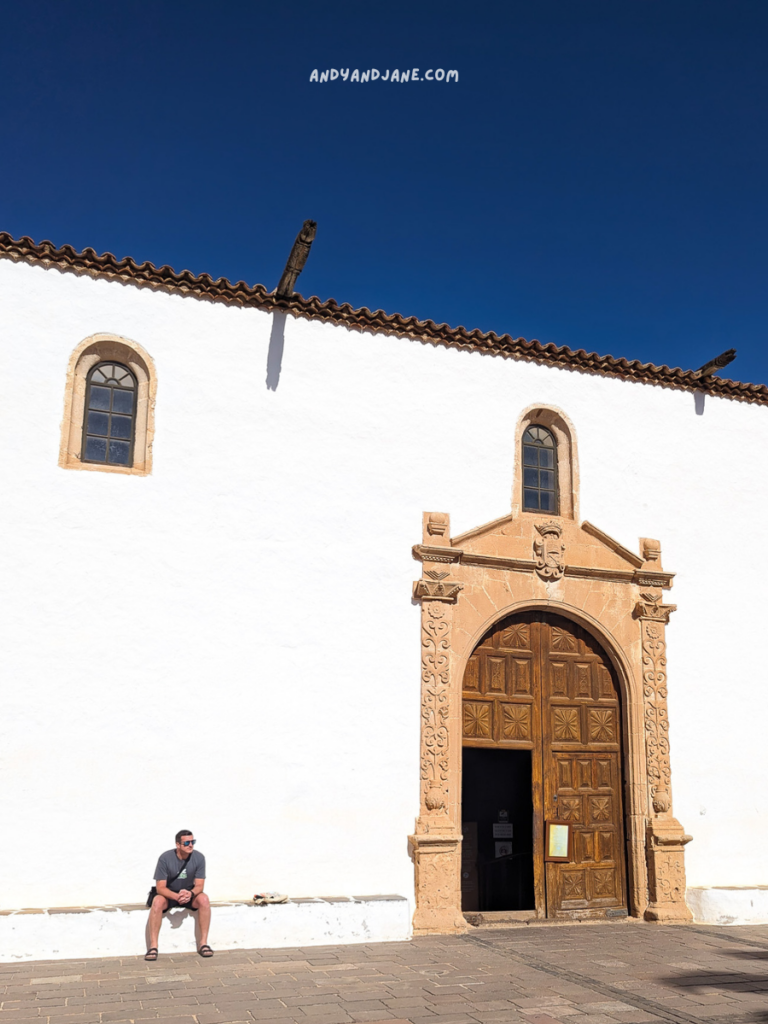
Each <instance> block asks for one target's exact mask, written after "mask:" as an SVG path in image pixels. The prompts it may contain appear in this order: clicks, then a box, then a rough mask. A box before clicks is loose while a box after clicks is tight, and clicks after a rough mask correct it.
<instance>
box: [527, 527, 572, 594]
mask: <svg viewBox="0 0 768 1024" xmlns="http://www.w3.org/2000/svg"><path fill="white" fill-rule="evenodd" d="M536 529H537V530H538V531H539V533H540V534H541V540H535V541H534V542H533V551H534V554H535V555H536V572H537V573H538V574H539V576H541V578H542V579H543V580H547V581H551V580H559V579H560V578H561V577H562V575H563V573H564V572H565V562H564V561H563V555H564V554H565V544H563V542H562V541H561V540H560V538H561V536H562V533H563V528H562V526H561V525H560V524H559V523H556V522H555V521H554V520H550V521H549V522H547V523H537V524H536Z"/></svg>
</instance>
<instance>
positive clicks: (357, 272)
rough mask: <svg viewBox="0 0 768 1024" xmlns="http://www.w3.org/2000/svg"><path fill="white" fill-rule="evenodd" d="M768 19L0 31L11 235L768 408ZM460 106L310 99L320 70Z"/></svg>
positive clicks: (323, 6)
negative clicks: (400, 318) (294, 291)
mask: <svg viewBox="0 0 768 1024" xmlns="http://www.w3.org/2000/svg"><path fill="white" fill-rule="evenodd" d="M767 52H768V3H766V2H765V0H719V2H711V0H618V2H617V0H534V2H529V0H525V2H523V0H506V2H503V3H502V2H500V3H495V2H494V3H484V2H475V3H464V4H457V3H445V2H443V3H432V2H421V3H420V2H417V0H412V2H409V3H400V2H392V0H389V2H386V3H379V2H376V0H373V2H370V0H367V2H365V3H360V2H359V0H358V2H354V3H341V2H333V0H328V2H324V3H305V2H302V0H295V2H293V3H292V4H285V5H280V6H279V7H278V5H275V4H261V3H257V2H249V3H243V2H230V3H229V4H226V5H215V4H212V3H210V0H207V2H204V3H203V2H199V0H184V2H183V3H182V2H176V0H154V2H152V3H148V2H143V0H138V2H136V0H135V2H132V3H130V4H129V3H123V4H110V5H107V4H104V3H90V2H87V0H79V2H78V3H61V2H60V0H55V2H51V0H45V2H37V0H27V2H25V3H23V4H5V5H2V7H0V56H1V57H2V75H0V130H1V134H0V138H1V139H2V143H3V145H2V152H3V159H2V162H0V229H3V230H7V231H10V232H11V233H12V234H14V235H16V236H19V235H22V234H26V235H30V236H32V237H33V238H34V239H35V240H38V241H39V240H41V239H43V238H48V239H51V240H52V241H53V242H55V243H56V244H59V245H60V244H63V243H70V244H72V245H74V246H76V247H77V248H82V247H84V246H87V245H90V246H93V247H94V248H95V249H97V250H99V251H105V250H107V251H110V252H113V253H115V255H117V256H125V255H130V256H133V257H134V258H136V259H138V260H142V259H149V260H151V261H152V262H154V263H156V264H162V263H169V264H170V265H171V266H173V267H174V268H175V269H177V270H181V269H184V268H187V269H190V270H192V271H194V272H195V273H200V272H203V271H206V272H208V273H211V274H213V275H214V276H216V277H218V276H226V277H229V278H231V279H232V280H239V279H243V280H245V281H247V282H249V283H255V282H259V283H263V284H265V285H267V286H268V287H269V288H273V287H274V286H275V285H276V284H277V281H278V278H279V276H280V272H281V270H282V268H283V265H284V263H285V260H286V258H287V255H288V252H289V250H290V247H291V244H292V242H293V239H294V237H295V235H296V232H297V231H298V229H299V227H300V226H301V223H302V221H303V220H304V219H305V218H313V219H315V220H317V221H318V234H317V240H316V242H315V245H314V247H313V250H312V253H311V256H310V260H309V263H308V265H307V268H306V270H305V271H304V273H303V275H302V277H301V278H300V280H299V285H298V289H299V291H301V292H302V294H304V295H311V294H317V295H319V296H320V297H321V298H328V297H333V298H336V299H338V300H339V301H347V302H351V303H352V304H353V305H356V306H360V305H366V306H369V307H371V308H373V309H375V308H379V307H381V308H383V309H385V310H386V311H387V312H400V313H403V314H405V315H411V314H415V315H417V316H419V317H422V318H429V317H431V318H432V319H434V320H436V321H438V322H441V321H445V322H447V323H449V324H451V325H457V324H463V325H465V326H466V327H468V328H473V327H480V328H482V329H483V330H495V331H498V332H499V333H504V332H508V333H510V334H512V335H514V336H523V337H526V338H538V339H539V340H541V341H543V342H555V343H556V344H560V345H570V346H572V347H574V348H586V349H587V350H589V351H592V350H596V351H598V352H599V353H601V354H604V353H607V352H610V353H611V354H613V355H616V356H626V357H627V358H637V359H642V360H651V361H653V362H656V363H668V364H669V365H671V366H676V365H679V366H683V367H685V368H690V367H693V368H695V367H697V366H699V365H701V364H702V363H704V362H706V361H707V360H708V359H709V358H711V357H712V356H714V355H716V354H718V353H719V352H721V351H723V350H724V349H726V348H730V347H735V348H736V349H738V353H739V355H738V359H737V361H736V362H735V363H734V364H733V365H732V366H731V367H729V369H728V371H727V375H730V376H733V377H735V378H737V379H741V380H748V381H752V382H768V352H767V350H766V343H765V337H766V325H767V324H768V289H767V285H766V282H768V249H767V247H766V238H767V237H768V203H767V201H766V183H768V166H767V165H768V132H767V131H766V124H767V123H768V118H767V117H766V114H767V113H768V109H767V108H768V59H766V53H767ZM414 67H416V68H419V69H420V70H419V74H420V76H421V75H422V74H423V73H424V72H425V71H426V70H428V69H429V68H443V69H445V70H448V69H456V70H457V71H458V72H459V81H458V83H456V82H450V83H449V82H445V81H443V82H442V83H438V82H435V81H433V82H424V81H419V82H410V81H409V82H407V83H402V82H391V81H387V82H382V81H381V80H380V81H377V82H368V83H365V84H360V83H353V82H351V81H349V80H348V81H346V82H344V81H342V79H341V77H339V79H337V80H336V81H335V82H327V83H324V84H320V83H313V82H310V80H309V79H310V75H311V72H312V70H313V69H314V68H317V69H319V70H324V69H331V68H336V69H347V68H349V69H350V72H351V71H353V70H354V69H355V68H358V69H359V70H361V71H362V70H366V69H369V68H377V69H378V70H379V71H380V72H381V73H382V75H383V74H385V73H386V71H387V70H389V71H390V72H391V71H392V70H393V69H395V68H397V69H398V70H400V71H402V70H404V69H409V70H410V69H413V68H414Z"/></svg>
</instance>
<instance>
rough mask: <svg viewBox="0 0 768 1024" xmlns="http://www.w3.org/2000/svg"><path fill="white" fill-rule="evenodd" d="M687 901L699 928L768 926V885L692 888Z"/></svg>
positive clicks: (686, 898)
mask: <svg viewBox="0 0 768 1024" xmlns="http://www.w3.org/2000/svg"><path fill="white" fill-rule="evenodd" d="M685 901H686V903H687V904H688V906H689V907H690V910H691V913H692V914H693V920H694V921H695V922H696V923H697V924H721V925H739V924H768V885H751V886H746V885H745V886H740V885H712V886H706V885H705V886H689V888H688V889H686V891H685Z"/></svg>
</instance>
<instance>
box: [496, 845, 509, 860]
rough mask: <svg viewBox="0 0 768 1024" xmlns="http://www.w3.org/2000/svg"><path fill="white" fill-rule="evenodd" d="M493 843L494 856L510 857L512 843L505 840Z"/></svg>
mask: <svg viewBox="0 0 768 1024" xmlns="http://www.w3.org/2000/svg"><path fill="white" fill-rule="evenodd" d="M494 845H495V847H496V857H497V858H498V857H511V856H512V843H510V842H508V841H507V842H503V843H495V844H494Z"/></svg>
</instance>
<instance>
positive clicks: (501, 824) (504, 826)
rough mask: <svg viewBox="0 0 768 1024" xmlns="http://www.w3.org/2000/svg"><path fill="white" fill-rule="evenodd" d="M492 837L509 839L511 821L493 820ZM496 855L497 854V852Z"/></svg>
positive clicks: (510, 836) (510, 835)
mask: <svg viewBox="0 0 768 1024" xmlns="http://www.w3.org/2000/svg"><path fill="white" fill-rule="evenodd" d="M493 838H494V839H511V838H512V822H511V821H494V823H493ZM497 856H498V854H497Z"/></svg>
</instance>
